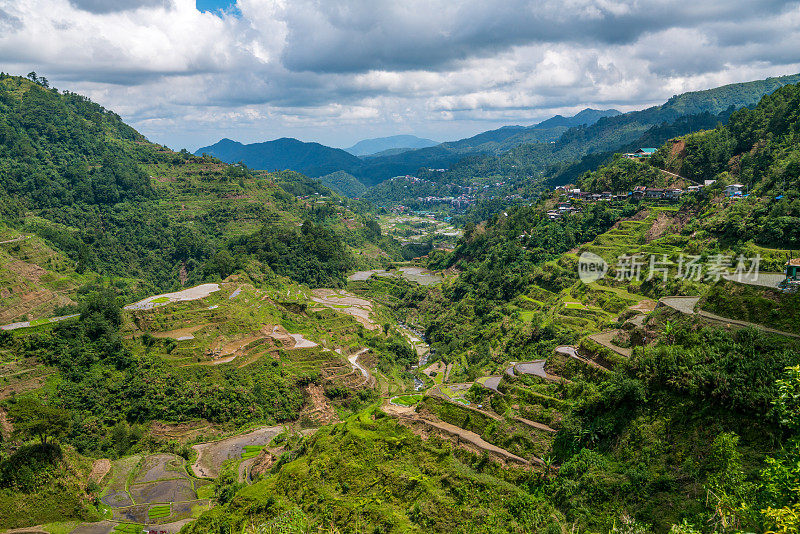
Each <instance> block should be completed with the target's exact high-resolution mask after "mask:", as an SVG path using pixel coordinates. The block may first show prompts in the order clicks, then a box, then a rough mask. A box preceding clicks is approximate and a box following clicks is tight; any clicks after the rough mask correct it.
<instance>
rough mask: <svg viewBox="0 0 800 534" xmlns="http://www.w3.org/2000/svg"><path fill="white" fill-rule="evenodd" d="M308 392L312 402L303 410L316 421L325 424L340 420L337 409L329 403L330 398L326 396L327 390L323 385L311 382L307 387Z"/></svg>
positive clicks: (320, 424) (321, 424) (318, 423)
mask: <svg viewBox="0 0 800 534" xmlns="http://www.w3.org/2000/svg"><path fill="white" fill-rule="evenodd" d="M306 393H307V394H308V399H309V401H310V403H309V406H308V407H307V408H306V409H305V410H303V411H304V414H305V415H307V416H308V417H309V418H310V419H311V420H312V421H314V423H316V424H317V425H319V426H324V425H329V424H331V423H336V422H338V421H339V416H338V415H336V411H335V410H334V409H333V408H331V406H330V404H328V399H326V398H325V390H324V389H323V388H322V386H318V385H317V384H309V385H308V386H307V387H306Z"/></svg>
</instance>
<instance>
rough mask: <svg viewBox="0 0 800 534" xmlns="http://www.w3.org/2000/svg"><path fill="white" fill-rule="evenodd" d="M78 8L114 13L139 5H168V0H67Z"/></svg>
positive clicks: (93, 11)
mask: <svg viewBox="0 0 800 534" xmlns="http://www.w3.org/2000/svg"><path fill="white" fill-rule="evenodd" d="M69 3H70V4H72V5H73V6H75V7H76V8H78V9H82V10H84V11H89V12H91V13H115V12H118V11H130V10H133V9H139V8H140V7H169V6H170V5H171V2H170V0H69Z"/></svg>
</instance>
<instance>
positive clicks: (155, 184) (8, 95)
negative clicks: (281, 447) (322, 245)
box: [0, 75, 399, 291]
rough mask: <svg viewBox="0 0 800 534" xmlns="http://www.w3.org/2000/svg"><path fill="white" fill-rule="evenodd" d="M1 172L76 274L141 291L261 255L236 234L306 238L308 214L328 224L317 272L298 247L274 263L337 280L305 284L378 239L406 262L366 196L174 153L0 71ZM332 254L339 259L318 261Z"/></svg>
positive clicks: (377, 249)
mask: <svg viewBox="0 0 800 534" xmlns="http://www.w3.org/2000/svg"><path fill="white" fill-rule="evenodd" d="M37 80H38V78H37ZM0 176H2V178H0V214H2V215H3V218H4V220H5V221H6V222H7V223H8V224H11V225H13V226H15V227H16V228H19V229H20V230H22V231H24V232H29V233H34V234H36V235H39V236H41V237H43V238H45V239H47V240H48V241H49V242H50V243H52V244H53V245H55V246H56V247H58V248H60V249H61V250H62V251H63V252H64V253H65V254H66V255H67V256H68V257H69V258H70V259H72V260H73V261H75V262H76V270H77V271H78V273H83V272H86V271H96V272H98V273H101V274H103V275H106V276H109V275H110V276H115V277H123V278H140V279H143V280H144V281H145V282H146V284H145V286H143V288H142V289H143V290H144V291H148V290H149V291H153V290H156V289H169V288H172V287H175V286H176V285H179V284H181V283H199V282H200V281H203V280H207V279H213V277H214V276H221V277H223V278H224V277H225V276H227V275H228V274H230V272H231V269H233V268H238V267H241V266H244V265H246V264H249V263H250V262H252V260H253V259H254V258H255V256H253V254H252V253H251V252H247V253H245V251H244V249H241V248H240V249H238V250H239V252H240V256H237V257H231V258H230V259H228V258H227V256H226V254H227V255H228V256H229V255H230V253H231V248H230V245H231V244H232V242H233V241H234V240H236V239H240V238H241V237H242V236H245V235H255V234H256V233H257V232H258V231H259V229H260V228H262V227H275V228H274V231H276V232H279V233H280V232H282V233H283V235H284V236H285V240H287V241H286V242H287V243H288V242H292V243H293V242H295V241H297V242H299V241H302V236H303V234H302V233H300V232H299V230H298V227H299V226H301V225H302V224H303V222H304V221H308V222H309V224H310V225H319V226H321V227H324V228H325V230H324V231H325V232H328V238H326V239H327V244H328V245H329V246H330V247H332V248H330V249H329V250H327V251H326V252H325V257H324V258H322V257H319V256H315V255H314V254H315V252H320V251H321V249H318V248H315V247H313V246H312V247H305V248H303V250H304V251H306V252H308V253H310V254H311V256H313V258H312V257H308V260H309V261H311V262H312V264H314V265H316V267H314V268H307V267H300V266H295V267H286V263H287V262H288V263H295V264H297V263H298V262H300V263H304V262H305V260H300V258H299V257H292V256H291V255H290V256H289V257H288V259H284V260H283V262H284V263H283V264H281V266H279V264H278V263H277V261H272V263H271V264H267V265H265V268H266V269H267V270H269V269H270V268H272V267H275V268H277V270H278V272H279V274H288V275H289V276H310V273H312V272H314V273H316V272H329V273H331V274H330V276H332V277H333V278H330V277H329V276H328V275H325V276H322V277H315V278H313V279H312V278H301V279H298V281H300V282H312V283H317V282H320V281H321V280H325V285H331V283H332V285H341V284H343V281H344V276H343V275H344V271H345V270H347V269H350V268H353V267H355V266H363V267H365V268H367V267H373V266H377V265H379V264H380V260H377V259H375V258H380V257H382V256H385V255H386V254H387V252H384V251H383V250H382V249H381V247H386V250H387V251H388V255H389V256H390V257H396V258H399V253H398V249H399V246H398V245H397V243H394V242H393V241H392V240H391V239H387V238H381V236H380V235H379V232H378V233H377V234H376V232H375V228H374V221H373V226H371V227H369V228H368V225H367V223H368V222H369V221H370V220H371V219H372V216H371V215H370V214H369V213H368V212H365V209H364V208H365V207H366V206H365V205H364V204H359V203H358V202H353V201H348V200H346V199H343V198H340V197H338V195H336V194H335V193H333V192H332V191H331V190H330V189H328V188H325V187H323V186H321V185H320V184H319V182H316V181H313V180H309V179H308V178H306V177H304V176H302V175H299V174H297V173H292V172H284V173H267V174H262V173H258V174H256V173H253V172H252V171H250V170H249V169H247V168H246V167H243V166H237V165H226V164H223V163H221V162H220V161H219V160H215V159H213V158H200V157H195V156H192V155H191V154H189V153H188V152H186V151H182V152H179V153H176V152H173V151H171V150H169V149H167V148H166V147H162V146H159V145H156V144H153V143H150V142H149V141H147V140H146V139H145V138H144V137H143V136H142V135H141V134H139V133H138V132H136V131H135V130H134V129H132V128H130V127H129V126H127V125H125V124H124V123H123V122H122V120H121V119H120V117H119V116H118V115H116V114H114V113H113V112H110V111H107V110H105V109H104V108H102V107H101V106H99V105H97V104H94V103H93V102H91V101H90V100H89V99H87V98H85V97H81V96H79V95H76V94H73V93H69V92H62V93H59V92H58V91H57V90H55V89H51V88H48V87H45V86H44V85H42V84H40V83H37V82H35V81H32V80H28V79H25V78H20V77H13V76H8V75H3V76H2V79H0ZM311 196H314V198H307V199H298V198H297V197H311ZM325 210H327V212H326V211H325ZM353 210H356V211H358V212H359V215H356V214H355V212H354V211H353ZM361 212H365V213H364V214H363V215H362V214H361ZM31 215H35V216H34V217H31ZM347 220H351V221H354V222H351V223H348V222H347ZM310 227H311V226H309V228H310ZM262 248H263V247H262ZM365 250H366V251H368V252H369V255H365V254H364V252H365ZM220 253H222V256H219V254H220ZM242 254H243V255H242ZM267 256H269V257H270V258H274V257H276V256H280V253H279V252H273V253H270V254H267ZM267 256H262V258H266V257H267ZM328 262H332V263H335V264H337V265H338V267H331V268H330V269H328V267H323V268H322V270H321V271H320V270H319V269H317V267H319V266H320V265H322V264H327V263H328ZM301 273H305V274H301Z"/></svg>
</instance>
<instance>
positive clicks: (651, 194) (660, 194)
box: [644, 187, 664, 199]
mask: <svg viewBox="0 0 800 534" xmlns="http://www.w3.org/2000/svg"><path fill="white" fill-rule="evenodd" d="M644 196H645V198H654V199H655V198H664V190H663V189H661V188H659V187H648V188H647V190H646V191H645V192H644Z"/></svg>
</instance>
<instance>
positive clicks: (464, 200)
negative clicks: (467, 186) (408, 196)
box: [417, 194, 475, 209]
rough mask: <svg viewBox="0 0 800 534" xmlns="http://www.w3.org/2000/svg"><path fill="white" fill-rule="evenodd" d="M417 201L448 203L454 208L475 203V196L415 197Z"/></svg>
mask: <svg viewBox="0 0 800 534" xmlns="http://www.w3.org/2000/svg"><path fill="white" fill-rule="evenodd" d="M417 202H420V203H423V204H450V205H451V206H452V207H454V208H458V209H460V208H466V207H468V206H471V205H473V204H475V198H474V197H471V196H469V195H465V194H462V195H459V196H457V197H434V196H429V197H417Z"/></svg>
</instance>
